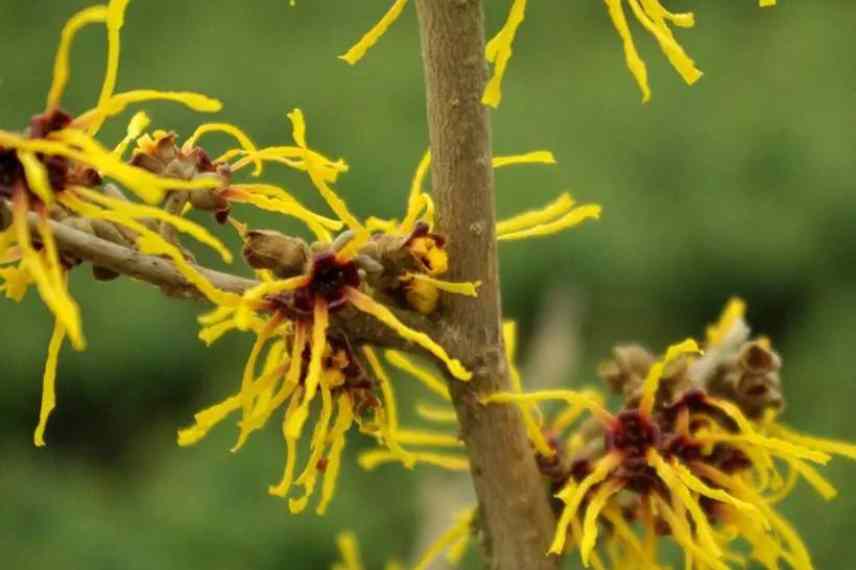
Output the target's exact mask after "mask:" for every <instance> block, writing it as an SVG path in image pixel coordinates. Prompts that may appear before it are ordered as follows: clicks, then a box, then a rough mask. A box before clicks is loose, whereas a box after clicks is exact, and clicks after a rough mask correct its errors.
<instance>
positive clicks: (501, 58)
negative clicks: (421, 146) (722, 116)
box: [340, 0, 776, 108]
mask: <svg viewBox="0 0 856 570" xmlns="http://www.w3.org/2000/svg"><path fill="white" fill-rule="evenodd" d="M604 2H605V3H606V8H607V11H608V13H609V18H610V20H612V24H613V25H614V26H615V30H616V31H617V32H618V36H619V37H620V38H621V42H622V44H623V45H624V56H625V58H626V60H627V67H628V68H629V69H630V73H631V74H633V77H634V78H635V79H636V82H637V83H638V85H639V89H640V90H641V91H642V101H643V102H647V101H649V100H650V99H651V88H650V86H649V84H648V70H647V68H646V67H645V62H644V61H643V60H642V58H641V57H640V55H639V52H638V51H637V50H636V45H635V43H634V42H633V36H632V34H631V32H630V25H629V24H628V22H627V16H626V15H625V12H624V4H625V3H626V4H627V5H628V6H629V7H630V11H631V12H632V13H633V16H634V17H635V18H636V19H637V20H638V21H639V23H640V24H641V25H642V27H643V28H645V30H646V31H648V33H650V34H651V35H652V36H654V38H655V39H656V40H657V43H658V44H659V45H660V48H661V49H662V50H663V53H664V54H665V55H666V57H667V58H668V60H669V63H671V64H672V66H673V67H674V68H675V70H676V71H677V72H678V73H679V74H680V76H681V77H682V78H683V79H684V81H686V82H687V84H688V85H692V84H693V83H695V82H696V81H698V80H699V79H700V78H701V75H702V73H701V71H699V70H698V68H697V67H696V65H695V63H694V62H693V60H692V58H690V57H689V56H688V55H687V54H686V52H685V51H684V49H683V48H682V47H681V45H680V44H679V43H678V41H677V39H676V38H675V36H674V33H673V32H672V29H671V27H670V26H676V27H679V28H692V27H693V26H695V16H694V15H693V13H691V12H686V13H675V12H670V11H669V10H667V9H666V8H665V7H664V6H663V4H662V3H661V2H660V0H604ZM526 3H527V0H513V1H512V3H511V7H510V9H509V11H508V17H507V19H506V21H505V23H504V24H503V26H502V28H500V30H499V32H497V33H496V35H495V36H493V37H492V38H491V39H490V41H489V42H488V43H487V46H485V58H486V59H487V61H488V62H489V63H491V64H492V65H493V75H492V76H491V78H490V81H489V82H488V84H487V86H486V88H485V91H484V95H483V96H482V103H484V104H485V105H489V106H491V107H494V108H496V107H498V106H499V103H500V101H501V100H502V79H503V77H504V76H505V72H506V69H507V67H508V62H509V60H510V59H511V54H512V46H513V44H514V38H515V36H516V35H517V31H518V29H519V28H520V25H521V24H522V23H523V20H524V19H525V17H526ZM758 4H759V6H761V7H770V6H775V4H776V0H758ZM406 5H407V0H396V1H395V3H394V4H393V5H392V7H390V9H389V10H388V11H387V12H386V14H384V15H383V17H382V18H381V19H380V20H379V21H378V23H377V24H375V26H374V27H372V29H371V30H369V31H368V32H366V34H365V35H364V36H363V37H362V38H360V40H359V41H358V42H357V43H356V44H354V46H353V47H351V48H350V49H349V50H348V51H347V52H346V53H345V54H344V55H342V56H340V57H341V59H343V60H344V61H346V62H348V63H349V64H351V65H354V64H356V63H357V62H358V61H359V60H360V59H362V58H363V56H365V54H366V52H367V51H368V50H369V49H370V48H371V47H372V46H373V45H374V44H376V43H377V42H378V40H379V39H380V38H381V36H382V35H383V34H384V33H386V31H387V30H388V29H389V27H390V26H391V25H392V24H393V23H394V22H395V21H396V20H397V19H398V18H399V16H400V15H401V13H402V12H403V11H404V8H405V6H406Z"/></svg>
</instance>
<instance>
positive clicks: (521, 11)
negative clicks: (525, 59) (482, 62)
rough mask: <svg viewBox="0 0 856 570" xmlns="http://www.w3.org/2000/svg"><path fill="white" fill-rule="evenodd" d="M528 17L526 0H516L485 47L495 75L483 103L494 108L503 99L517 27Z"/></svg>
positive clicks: (485, 92) (488, 86)
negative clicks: (501, 24) (503, 79)
mask: <svg viewBox="0 0 856 570" xmlns="http://www.w3.org/2000/svg"><path fill="white" fill-rule="evenodd" d="M525 17H526V0H514V1H513V3H512V4H511V9H510V11H509V13H508V19H507V20H506V22H505V24H504V25H503V26H502V29H500V30H499V33H497V34H496V35H495V36H494V37H493V38H492V39H491V40H490V41H489V42H488V43H487V46H486V47H485V57H486V58H487V60H488V61H489V62H490V63H492V64H493V65H494V68H493V75H492V76H491V78H490V80H489V81H488V83H487V86H486V87H485V91H484V95H483V96H482V103H483V104H485V105H489V106H491V107H493V108H496V107H498V106H499V102H500V101H501V100H502V78H503V77H504V76H505V70H506V68H507V67H508V60H510V59H511V46H512V44H513V43H514V37H515V35H517V28H519V27H520V24H522V23H523V19H524V18H525Z"/></svg>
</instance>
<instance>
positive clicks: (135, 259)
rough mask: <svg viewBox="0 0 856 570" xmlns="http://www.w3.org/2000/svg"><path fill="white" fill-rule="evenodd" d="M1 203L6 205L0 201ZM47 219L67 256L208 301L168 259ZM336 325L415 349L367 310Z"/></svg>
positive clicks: (417, 322)
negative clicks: (367, 313)
mask: <svg viewBox="0 0 856 570" xmlns="http://www.w3.org/2000/svg"><path fill="white" fill-rule="evenodd" d="M0 204H3V203H2V202H0ZM37 220H38V218H37V216H36V214H35V213H30V214H29V222H30V226H31V228H32V229H33V231H35V228H36V224H37ZM49 223H50V226H51V230H52V232H53V234H54V238H55V239H56V242H57V246H58V247H59V249H60V250H61V251H62V252H64V253H66V254H70V255H72V256H74V257H76V258H78V259H81V260H83V261H88V262H91V263H92V265H93V266H96V267H104V268H107V269H110V270H112V271H115V272H116V273H119V274H122V275H127V276H129V277H133V278H135V279H139V280H140V281H145V282H147V283H150V284H152V285H156V286H158V287H160V288H161V289H163V290H164V291H165V292H168V293H169V295H170V296H175V297H181V298H187V299H200V300H205V297H204V296H203V295H202V294H201V293H200V292H199V290H197V289H196V287H194V286H193V285H192V284H191V283H189V282H188V281H187V280H186V279H185V278H184V276H182V275H181V272H179V271H178V269H176V268H175V265H173V263H172V262H171V261H169V260H168V259H164V258H162V257H157V256H154V255H146V254H143V253H140V252H138V251H135V250H133V249H131V248H128V247H124V246H122V245H118V244H115V243H113V242H110V241H107V240H104V239H101V238H99V237H96V236H94V235H91V234H88V233H86V232H82V231H79V230H76V229H74V228H72V227H70V226H67V225H65V224H61V223H59V222H56V221H54V220H50V221H49ZM196 269H197V270H198V271H199V272H200V273H201V274H202V275H203V276H205V278H206V279H208V281H210V282H211V284H212V285H214V287H216V288H218V289H220V290H222V291H227V292H230V293H236V294H242V293H243V292H244V291H246V290H247V289H250V288H252V287H254V286H255V285H258V284H259V282H258V281H256V280H254V279H247V278H245V277H240V276H238V275H232V274H230V273H224V272H222V271H216V270H214V269H209V268H206V267H200V266H196ZM394 312H395V315H396V317H397V318H398V319H399V320H401V321H402V322H404V323H405V324H406V325H408V326H409V327H411V328H414V329H416V330H420V331H423V332H426V333H427V334H430V335H432V336H436V327H437V325H436V324H435V323H434V321H432V320H430V319H428V318H426V317H423V316H422V315H418V314H415V313H413V312H411V311H402V310H395V311H394ZM333 325H334V326H335V327H337V328H339V329H341V330H342V331H344V332H345V333H346V334H347V335H348V338H349V339H350V340H351V341H352V342H355V343H370V344H374V345H377V346H386V347H390V348H397V349H400V350H410V351H414V350H416V348H415V347H414V346H413V345H411V344H409V343H407V341H405V340H404V339H402V338H401V337H400V336H398V335H397V334H396V333H395V332H394V331H392V330H391V329H389V328H388V327H386V326H384V325H383V324H381V323H379V322H377V321H376V320H375V319H374V318H372V317H371V316H369V315H366V314H364V313H360V312H357V311H343V312H342V313H341V314H340V315H336V318H335V320H334V322H333Z"/></svg>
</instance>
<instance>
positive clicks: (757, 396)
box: [708, 338, 784, 418]
mask: <svg viewBox="0 0 856 570" xmlns="http://www.w3.org/2000/svg"><path fill="white" fill-rule="evenodd" d="M781 367H782V359H781V357H780V356H779V355H778V354H777V353H776V352H775V351H773V349H772V348H771V347H770V341H769V340H768V339H766V338H761V339H758V340H753V341H751V342H745V343H743V344H742V345H741V346H740V349H739V350H738V351H737V353H736V354H735V355H733V356H731V357H730V358H728V359H727V360H726V361H725V362H724V363H723V364H722V365H721V366H720V368H719V370H718V371H717V373H716V374H715V375H714V376H713V378H711V380H710V381H709V383H708V390H709V391H710V392H711V393H712V394H714V395H717V396H720V397H723V398H727V399H729V400H731V401H733V402H734V403H735V404H737V405H738V406H740V409H741V410H743V413H744V414H746V415H747V416H749V417H750V418H758V417H761V416H762V415H763V413H764V411H765V410H768V409H775V410H779V409H781V408H782V407H783V406H784V398H783V396H782V381H781V378H780V377H779V370H780V369H781Z"/></svg>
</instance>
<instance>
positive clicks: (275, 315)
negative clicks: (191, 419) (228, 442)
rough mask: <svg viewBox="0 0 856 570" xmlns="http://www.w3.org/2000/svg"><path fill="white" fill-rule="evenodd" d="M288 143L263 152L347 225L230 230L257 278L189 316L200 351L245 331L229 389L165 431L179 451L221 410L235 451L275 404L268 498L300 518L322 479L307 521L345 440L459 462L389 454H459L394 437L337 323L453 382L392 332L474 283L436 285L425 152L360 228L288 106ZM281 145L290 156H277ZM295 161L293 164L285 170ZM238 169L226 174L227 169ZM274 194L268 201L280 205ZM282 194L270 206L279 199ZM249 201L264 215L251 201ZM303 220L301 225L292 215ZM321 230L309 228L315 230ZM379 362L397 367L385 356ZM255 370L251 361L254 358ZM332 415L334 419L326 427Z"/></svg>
mask: <svg viewBox="0 0 856 570" xmlns="http://www.w3.org/2000/svg"><path fill="white" fill-rule="evenodd" d="M289 118H290V119H291V121H292V125H293V138H294V142H295V146H294V147H277V151H276V152H279V153H281V154H280V157H281V158H287V159H288V161H289V162H288V165H289V166H293V167H300V168H304V169H305V170H306V171H307V172H308V174H309V177H310V179H311V181H312V182H313V184H314V185H315V187H316V188H317V190H318V191H319V192H320V193H321V195H322V197H323V198H324V199H325V201H326V202H327V203H328V205H329V206H330V208H331V209H332V210H333V212H334V213H335V215H336V216H337V219H338V221H339V222H340V223H341V224H344V225H345V226H347V229H346V230H345V231H344V232H342V233H340V234H339V235H338V236H336V237H335V238H334V237H333V236H331V235H330V234H328V233H325V232H318V231H316V232H315V237H316V241H314V242H312V243H307V242H305V241H303V240H301V239H300V238H295V237H291V236H285V235H282V234H279V233H277V232H273V231H270V230H248V229H246V228H243V227H241V228H239V229H240V231H241V233H242V235H243V237H244V242H245V245H244V258H245V260H246V261H247V262H248V263H249V264H250V265H251V266H252V267H254V268H255V269H256V270H257V274H258V276H259V278H260V280H261V283H260V284H259V285H258V286H256V287H254V288H252V289H250V290H248V291H246V292H245V293H244V294H243V295H240V296H237V295H231V294H229V295H220V296H218V297H212V298H211V300H212V301H213V302H215V303H216V304H217V305H218V308H217V309H215V310H214V311H212V312H211V313H209V314H207V315H204V316H203V317H201V318H200V323H201V324H202V325H203V329H202V330H201V332H200V338H201V339H202V340H203V341H205V342H206V343H208V344H211V343H213V342H214V341H216V340H217V339H218V338H220V337H221V336H222V335H223V334H225V333H226V332H228V331H231V330H236V329H237V330H243V331H251V332H252V333H253V334H255V336H256V341H255V343H254V346H253V348H252V350H251V352H250V355H249V358H248V360H247V363H246V366H245V369H244V374H243V377H242V382H241V388H240V391H239V392H238V393H237V394H235V395H233V396H231V397H229V398H226V399H225V400H223V401H222V402H220V403H218V404H215V405H213V406H211V407H209V408H207V409H205V410H203V411H201V412H199V413H198V414H196V416H195V423H194V425H192V426H190V427H188V428H186V429H184V430H181V431H180V432H179V437H178V440H179V444H180V445H192V444H194V443H196V442H198V441H199V440H200V439H202V438H203V437H204V436H205V435H206V434H207V433H208V431H209V430H210V429H211V428H212V427H214V426H215V425H216V424H218V423H219V422H221V421H222V420H224V419H225V418H226V417H227V416H228V415H230V414H232V413H234V412H239V413H240V415H241V419H240V420H239V422H238V424H239V428H240V429H239V435H238V441H237V444H236V445H235V447H234V448H233V450H238V449H240V447H241V446H242V445H243V443H244V442H245V441H246V440H247V437H248V436H249V435H250V434H251V433H252V432H253V431H255V430H257V429H259V428H261V427H262V426H264V425H265V424H266V422H267V421H268V419H269V418H270V416H271V415H272V414H273V413H274V412H275V411H276V410H278V409H281V408H282V409H284V416H283V423H282V433H283V439H284V440H285V446H286V457H285V468H284V472H283V476H282V479H281V480H280V482H279V483H278V484H277V485H274V486H271V487H270V489H269V492H270V493H271V494H273V495H277V496H281V497H287V496H289V494H290V492H291V489H292V487H293V486H294V485H298V486H301V487H302V490H303V492H302V494H301V495H300V496H299V497H297V498H293V497H292V498H291V499H290V500H289V507H290V510H291V511H292V512H294V513H299V512H302V511H303V510H304V509H305V508H306V506H307V504H308V500H309V499H310V497H311V496H312V494H313V493H314V492H315V489H316V486H317V482H318V479H319V477H321V478H322V479H323V483H322V486H321V498H320V501H319V503H318V507H317V509H316V512H317V513H318V514H323V513H324V512H325V510H326V507H327V505H328V504H329V501H330V500H331V498H332V494H333V492H334V489H335V486H336V478H337V476H338V473H339V469H340V465H341V454H342V450H343V449H344V446H345V437H346V434H347V432H348V431H349V430H350V429H351V428H352V427H353V426H355V425H356V426H358V428H359V431H361V432H363V433H365V434H368V435H370V436H373V437H376V438H377V439H378V441H379V442H381V443H382V445H383V447H384V449H383V450H382V451H381V453H380V454H378V455H376V456H375V457H374V458H372V457H368V458H366V457H364V458H362V461H363V464H364V465H367V466H371V465H373V464H375V465H376V464H377V463H379V462H383V461H385V460H388V458H387V457H386V455H385V454H390V455H389V457H393V458H397V459H399V460H401V461H403V462H404V463H405V464H407V465H409V466H412V465H413V464H414V463H415V462H417V461H428V462H431V461H432V460H433V461H446V465H447V466H450V465H453V464H454V463H455V462H457V464H458V465H459V466H462V467H463V468H465V467H466V461H464V460H461V459H460V458H457V459H455V458H451V459H450V458H448V457H446V456H444V455H442V454H433V455H432V454H431V453H428V454H420V453H411V452H408V451H405V450H404V449H403V448H402V445H409V444H413V445H426V444H427V445H431V444H439V445H446V446H454V447H460V446H461V444H460V442H458V441H457V438H456V437H448V436H444V437H441V438H439V439H437V438H436V437H435V436H434V435H431V434H426V433H421V432H418V431H414V432H407V431H406V430H400V429H399V428H398V417H397V404H396V399H395V395H394V389H393V385H392V382H391V381H390V378H389V377H388V376H387V375H386V373H385V372H384V370H383V368H382V366H381V364H380V359H379V358H378V356H377V352H376V350H375V348H374V347H373V346H371V345H370V344H366V343H365V342H364V340H363V339H358V338H350V337H349V335H348V331H347V327H346V326H340V325H341V324H342V323H347V322H350V321H352V320H353V319H354V318H355V317H357V316H359V314H360V313H362V314H364V315H367V316H368V317H370V318H373V319H375V320H376V321H378V322H379V323H381V324H382V325H384V326H386V327H388V328H389V329H390V330H391V331H392V332H393V333H394V334H395V335H397V336H398V337H400V339H401V340H402V341H404V342H405V343H409V344H411V345H415V346H417V347H419V348H420V349H422V350H423V351H424V352H425V353H426V354H428V355H430V356H432V357H434V358H435V359H436V360H437V361H438V362H441V363H444V365H445V367H446V369H447V371H448V373H449V375H450V376H451V377H453V378H455V379H457V380H459V381H467V380H469V378H470V376H471V374H470V372H469V371H468V370H467V369H466V368H465V367H464V365H463V364H462V363H461V362H459V361H457V360H456V359H454V358H452V357H450V356H449V355H448V354H447V352H446V351H445V349H444V348H443V347H442V346H441V345H440V344H439V343H438V342H437V341H436V340H435V339H432V338H431V337H430V336H429V335H428V334H426V333H425V332H423V331H421V330H417V329H415V328H413V327H411V326H408V325H407V324H405V322H404V321H403V320H402V318H401V316H402V315H404V314H406V313H407V312H415V313H418V314H422V315H430V314H431V313H433V312H434V311H435V310H436V309H437V307H438V304H439V302H440V295H441V293H448V294H457V295H466V296H470V297H475V296H476V295H477V288H478V286H479V284H478V283H453V282H449V281H444V280H443V279H442V278H441V277H442V275H443V274H444V273H445V272H446V271H447V270H448V267H449V260H448V253H447V250H446V240H445V238H444V237H443V236H442V235H441V234H438V233H436V232H435V230H434V219H433V212H434V205H433V201H432V199H431V197H430V195H429V194H428V193H426V192H425V191H424V190H423V183H424V178H425V176H426V174H427V172H428V167H429V165H430V154H428V153H426V154H425V155H424V157H423V159H422V160H421V161H420V163H419V165H418V167H417V169H416V173H415V175H414V178H413V181H412V183H411V190H410V194H409V197H408V202H407V204H408V205H407V209H406V212H405V214H404V216H403V218H402V220H401V221H400V222H399V221H398V220H387V219H380V218H375V217H370V218H368V219H366V221H365V223H363V222H361V221H360V220H359V219H358V218H357V217H356V216H355V215H354V214H352V213H351V212H350V210H349V209H348V208H347V206H346V204H345V203H344V201H343V200H342V199H341V198H339V196H338V195H337V194H336V193H335V191H334V190H333V188H332V186H331V184H332V183H333V182H334V181H335V178H336V174H337V173H338V171H339V170H340V169H337V168H335V166H336V164H337V163H333V162H331V161H329V160H328V159H326V158H324V157H323V156H322V155H320V154H319V153H317V152H316V151H312V150H310V149H309V147H308V146H307V144H306V125H305V121H304V118H303V115H302V113H301V112H300V111H297V110H296V111H294V112H293V113H291V114H290V115H289ZM287 148H291V149H297V150H298V151H299V152H298V153H297V155H295V156H287V157H286V156H285V153H286V150H285V149H287ZM273 152H274V150H272V149H262V150H257V151H245V152H244V155H245V156H244V158H243V159H241V160H242V161H243V163H248V162H249V161H251V160H252V159H253V158H262V159H265V158H266V157H268V158H269V157H270V156H272V153H273ZM294 161H302V162H294ZM553 162H555V161H554V159H553V156H552V155H551V154H550V153H548V152H545V151H535V152H531V153H526V154H521V155H510V156H501V157H496V158H495V159H494V166H495V167H497V168H500V167H505V166H509V165H514V164H530V163H548V164H550V163H553ZM241 164H242V163H241V162H239V163H238V164H237V165H236V167H240V166H241ZM247 189H248V187H246V186H243V187H238V186H230V187H228V188H226V189H225V190H224V191H223V193H222V195H223V196H224V197H225V198H226V199H227V200H231V199H232V197H233V196H235V192H236V191H238V192H240V193H241V196H242V197H243V198H246V197H247V195H246V190H247ZM280 198H281V197H280ZM281 199H282V198H281ZM253 203H254V204H255V205H257V206H259V207H264V206H265V203H264V202H263V201H258V200H257V199H256V200H254V201H253ZM599 214H600V207H599V206H597V205H582V206H577V205H576V204H575V203H574V201H573V200H572V199H571V198H570V196H569V195H567V194H564V195H562V196H561V197H560V198H559V199H558V200H557V201H555V202H554V203H552V204H550V205H548V206H547V207H546V208H544V209H541V210H535V211H531V212H526V213H524V214H520V215H518V216H514V217H513V218H511V219H509V220H506V221H504V222H502V223H501V224H500V228H499V239H508V240H515V239H523V238H527V237H533V236H540V235H548V234H551V233H555V232H557V231H561V230H563V229H565V228H569V227H573V226H575V225H577V224H579V223H580V222H582V221H583V220H585V219H589V218H597V217H598V216H599ZM306 221H307V223H309V221H310V220H308V219H307V220H306ZM317 225H318V226H321V225H322V222H321V221H320V220H318V221H317ZM390 354H394V355H396V356H393V359H395V358H396V357H397V358H398V362H410V361H409V360H407V358H406V357H405V356H404V355H403V354H401V353H398V352H391V353H390ZM262 361H263V362H264V363H263V365H262V366H259V363H260V362H262ZM423 372H424V376H425V377H426V378H427V377H430V378H431V382H433V386H434V389H435V390H436V391H437V392H439V393H443V394H444V395H445V397H446V398H447V399H448V398H449V396H448V391H447V389H446V387H445V384H444V383H443V381H441V380H439V379H437V378H435V377H433V376H432V375H431V373H430V372H428V371H423ZM318 399H320V411H319V412H318V416H317V421H316V422H315V426H314V429H313V433H312V435H311V438H310V447H311V451H310V456H309V458H308V460H307V462H306V465H305V467H304V469H303V470H302V472H301V473H300V474H299V475H298V476H296V477H295V474H296V473H295V472H296V460H297V449H298V442H299V440H300V438H301V437H302V435H303V432H304V431H305V427H306V424H307V420H308V419H309V418H310V416H311V411H312V408H313V406H314V405H315V402H316V400H318ZM334 408H335V409H336V410H337V411H336V419H335V420H334V419H333V416H334Z"/></svg>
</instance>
